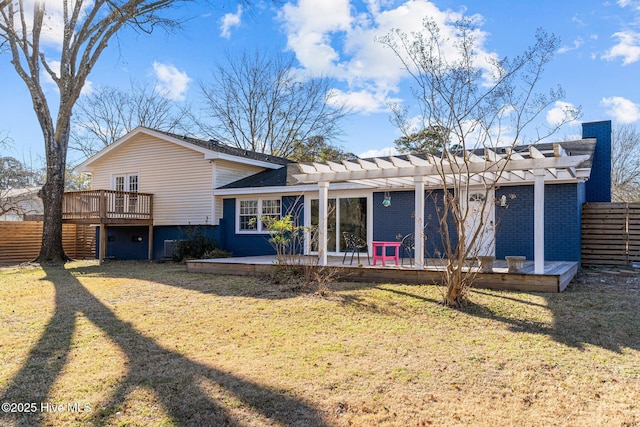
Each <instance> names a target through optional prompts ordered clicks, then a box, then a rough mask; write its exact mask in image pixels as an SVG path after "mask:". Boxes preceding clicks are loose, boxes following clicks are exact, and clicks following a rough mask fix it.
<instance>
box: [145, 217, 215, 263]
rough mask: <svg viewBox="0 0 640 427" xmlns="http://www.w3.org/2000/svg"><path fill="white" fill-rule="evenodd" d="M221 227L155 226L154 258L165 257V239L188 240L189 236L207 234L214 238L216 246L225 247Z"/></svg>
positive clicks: (208, 236)
mask: <svg viewBox="0 0 640 427" xmlns="http://www.w3.org/2000/svg"><path fill="white" fill-rule="evenodd" d="M220 231H221V227H219V226H215V225H197V226H190V225H182V226H177V225H172V226H158V227H154V228H153V258H154V259H162V258H164V241H165V240H186V239H189V236H195V235H197V236H206V237H207V238H209V239H211V240H213V241H214V242H215V243H216V246H218V247H219V248H223V244H222V241H221V233H220Z"/></svg>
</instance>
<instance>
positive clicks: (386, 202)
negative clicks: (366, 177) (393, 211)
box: [382, 191, 391, 208]
mask: <svg viewBox="0 0 640 427" xmlns="http://www.w3.org/2000/svg"><path fill="white" fill-rule="evenodd" d="M382 206H384V207H385V208H388V207H389V206H391V195H390V194H389V192H388V191H385V192H384V200H383V201H382Z"/></svg>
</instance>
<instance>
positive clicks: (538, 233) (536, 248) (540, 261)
mask: <svg viewBox="0 0 640 427" xmlns="http://www.w3.org/2000/svg"><path fill="white" fill-rule="evenodd" d="M544 174H545V170H544V169H537V170H534V171H533V175H534V176H535V181H534V185H533V218H534V220H533V235H534V243H533V259H534V273H535V274H544Z"/></svg>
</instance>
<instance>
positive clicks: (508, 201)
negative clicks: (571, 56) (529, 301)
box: [79, 121, 611, 269]
mask: <svg viewBox="0 0 640 427" xmlns="http://www.w3.org/2000/svg"><path fill="white" fill-rule="evenodd" d="M447 154H448V155H449V157H447V158H445V159H443V157H442V156H425V155H402V156H391V157H385V158H374V159H359V160H354V161H343V162H340V163H337V162H335V163H334V162H326V163H304V164H299V163H292V162H290V161H288V160H286V159H282V158H278V157H274V156H268V155H264V154H259V153H254V152H250V151H245V150H241V149H237V148H232V147H229V146H226V145H224V144H222V143H220V142H218V141H213V140H211V141H201V140H197V139H193V138H188V137H183V136H179V135H174V134H169V133H165V132H159V131H155V130H151V129H146V128H138V129H136V130H134V131H133V132H131V133H130V134H128V135H126V136H125V137H123V138H122V139H120V140H119V141H117V142H116V143H115V144H113V145H112V146H110V147H108V148H106V149H105V150H103V151H102V152H100V153H98V154H97V155H96V156H94V157H92V158H91V159H89V160H87V161H85V162H84V163H83V164H82V165H80V166H79V170H81V171H83V172H86V173H90V174H91V175H92V188H93V190H92V191H97V190H110V191H116V192H125V193H126V194H127V196H126V197H124V198H122V197H121V199H124V202H126V203H130V202H131V200H133V201H137V200H140V198H135V197H134V198H131V196H130V194H129V193H136V192H139V193H140V194H149V195H152V198H153V213H152V219H150V220H149V223H148V224H144V225H139V224H131V223H127V222H126V221H121V222H118V223H117V224H114V223H109V222H108V221H106V222H104V223H102V224H103V225H102V226H99V228H101V232H100V233H101V239H102V240H107V241H106V245H104V248H105V252H106V253H103V255H104V256H109V257H115V258H119V259H146V258H153V259H160V258H163V257H165V256H167V255H169V252H170V251H171V248H172V242H174V241H175V240H178V239H183V238H185V237H186V235H187V234H188V232H189V229H193V228H194V227H197V228H198V230H199V232H200V233H204V234H206V235H207V236H209V237H211V238H213V239H215V240H216V241H217V242H218V245H219V246H221V247H222V248H224V249H225V250H227V251H229V252H232V253H233V255H234V256H254V255H267V254H273V252H274V251H273V248H272V247H271V245H270V244H269V242H268V239H269V230H268V229H267V227H266V226H265V225H264V224H263V221H262V219H263V218H264V217H267V216H270V217H279V216H282V215H285V214H292V215H293V216H294V217H295V219H296V221H297V222H298V223H299V224H301V225H306V226H317V227H318V230H319V233H318V236H319V237H318V239H317V241H314V242H311V241H309V240H307V243H306V246H305V247H304V248H302V249H303V250H304V251H305V253H307V254H318V256H319V259H320V264H321V265H322V264H323V263H326V259H327V256H329V255H341V254H342V253H344V251H345V249H346V248H345V241H344V238H343V233H344V232H349V233H353V234H356V235H358V236H360V237H362V238H363V239H364V240H366V242H367V243H368V245H369V247H371V243H372V242H374V241H397V240H398V239H399V238H400V237H401V236H404V235H406V234H409V233H414V234H415V235H416V236H424V239H416V249H415V251H416V253H422V252H423V251H424V253H425V254H426V255H427V256H428V257H438V256H442V254H443V253H446V250H445V247H444V245H446V243H447V239H442V236H443V225H442V224H444V226H446V227H448V231H449V232H450V236H449V239H448V240H449V241H451V240H454V241H455V239H457V238H458V233H457V230H456V226H454V225H453V224H452V223H451V222H446V221H445V222H444V223H443V221H442V220H441V219H442V215H443V209H442V206H443V199H444V197H445V196H446V195H447V194H452V193H455V194H456V197H459V200H460V201H461V202H460V204H461V206H462V207H463V208H464V209H465V210H466V211H467V212H468V214H467V215H465V216H464V219H463V223H464V226H465V228H466V229H467V230H473V231H474V232H475V231H476V230H479V232H478V233H477V235H478V236H479V237H478V238H477V239H475V241H474V242H472V243H473V246H474V247H473V248H470V252H469V253H474V254H482V255H493V256H495V257H496V258H504V257H505V256H508V255H521V256H525V257H526V258H527V259H533V260H535V262H536V269H537V268H538V267H540V266H541V265H542V263H544V261H545V260H557V261H578V262H579V261H580V233H581V208H582V204H583V203H585V202H603V201H604V202H606V201H610V198H611V187H610V185H611V184H610V183H611V122H610V121H603V122H594V123H584V124H583V125H582V139H579V140H574V141H563V142H558V143H539V144H536V145H533V146H516V147H512V148H511V149H508V148H495V149H486V150H476V151H473V152H468V153H465V154H464V156H462V153H447ZM445 157H446V156H445ZM486 201H489V202H490V203H486ZM124 202H123V201H122V200H121V201H120V202H119V207H118V209H120V211H121V213H123V214H124V212H125V211H131V207H130V206H129V207H127V206H125V204H126V203H124ZM114 203H115V202H114ZM482 206H485V207H482ZM135 207H136V206H134V208H135ZM460 226H461V225H458V227H460ZM468 235H469V234H468V233H467V236H468ZM422 262H423V261H422V257H416V259H415V265H416V267H417V268H421V267H422Z"/></svg>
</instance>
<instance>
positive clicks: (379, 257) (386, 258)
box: [371, 242, 401, 265]
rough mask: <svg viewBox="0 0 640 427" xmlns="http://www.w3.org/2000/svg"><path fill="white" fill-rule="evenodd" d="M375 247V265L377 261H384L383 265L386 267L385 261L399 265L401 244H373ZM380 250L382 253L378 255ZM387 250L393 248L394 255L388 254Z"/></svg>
mask: <svg viewBox="0 0 640 427" xmlns="http://www.w3.org/2000/svg"><path fill="white" fill-rule="evenodd" d="M371 244H372V245H373V265H376V261H378V260H380V261H382V265H386V264H385V261H392V260H393V261H395V262H396V265H398V252H400V245H401V243H400V242H371ZM378 248H380V253H379V254H378ZM387 248H393V255H388V254H387Z"/></svg>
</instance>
